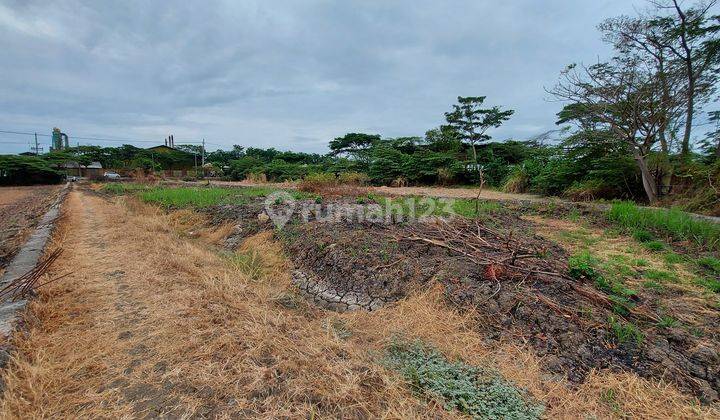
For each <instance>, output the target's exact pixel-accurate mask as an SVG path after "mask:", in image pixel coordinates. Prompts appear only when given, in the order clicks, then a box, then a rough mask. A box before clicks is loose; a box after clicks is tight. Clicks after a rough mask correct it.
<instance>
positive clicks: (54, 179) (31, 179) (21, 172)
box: [0, 155, 65, 185]
mask: <svg viewBox="0 0 720 420" xmlns="http://www.w3.org/2000/svg"><path fill="white" fill-rule="evenodd" d="M64 178H65V174H63V173H62V172H59V171H57V170H55V169H53V168H51V167H50V165H49V164H48V162H46V161H45V160H43V159H40V158H38V157H33V156H12V155H4V156H0V185H35V184H58V183H60V182H62V180H63V179H64Z"/></svg>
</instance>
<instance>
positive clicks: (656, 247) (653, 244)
mask: <svg viewBox="0 0 720 420" xmlns="http://www.w3.org/2000/svg"><path fill="white" fill-rule="evenodd" d="M643 246H644V247H645V249H647V250H648V251H652V252H660V251H663V250H664V249H665V244H664V243H662V242H660V241H647V242H644V243H643Z"/></svg>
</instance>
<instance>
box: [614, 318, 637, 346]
mask: <svg viewBox="0 0 720 420" xmlns="http://www.w3.org/2000/svg"><path fill="white" fill-rule="evenodd" d="M608 323H609V324H610V331H611V332H612V339H613V341H614V342H615V343H616V344H635V345H637V346H640V345H641V344H642V342H643V340H644V339H645V336H643V333H642V332H640V330H639V329H638V327H636V326H635V325H634V324H632V323H630V322H622V321H621V320H618V319H617V318H615V317H614V316H611V317H609V318H608Z"/></svg>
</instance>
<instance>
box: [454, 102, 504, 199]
mask: <svg viewBox="0 0 720 420" xmlns="http://www.w3.org/2000/svg"><path fill="white" fill-rule="evenodd" d="M457 100H458V103H457V105H453V110H452V111H450V112H446V113H445V119H446V120H447V122H448V124H449V125H450V126H451V127H452V128H453V129H454V131H455V132H456V133H457V136H458V139H460V140H461V141H464V142H466V143H469V144H470V146H471V147H472V153H473V165H474V166H475V167H476V168H477V171H478V175H479V177H480V190H479V191H478V196H477V200H476V203H475V205H476V210H477V207H478V206H479V199H480V193H481V192H482V187H483V184H484V178H483V172H482V167H481V166H480V165H478V160H477V150H476V148H475V145H477V144H480V143H482V142H484V141H487V140H490V136H488V135H487V131H488V130H489V129H491V128H497V127H500V126H501V125H502V123H503V122H505V121H507V120H508V119H510V116H511V115H512V114H514V113H515V111H513V110H507V111H501V110H500V107H499V106H494V107H492V108H482V106H483V102H485V96H467V97H463V96H458V98H457ZM476 213H477V212H476Z"/></svg>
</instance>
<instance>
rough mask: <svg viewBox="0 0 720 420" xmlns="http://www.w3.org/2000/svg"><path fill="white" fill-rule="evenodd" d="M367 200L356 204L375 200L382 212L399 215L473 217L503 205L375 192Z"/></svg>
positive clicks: (498, 209) (499, 210) (493, 202)
mask: <svg viewBox="0 0 720 420" xmlns="http://www.w3.org/2000/svg"><path fill="white" fill-rule="evenodd" d="M367 198H368V200H366V199H365V197H361V198H359V199H358V200H356V201H357V202H358V204H365V203H367V202H376V203H378V204H380V206H381V207H382V211H383V212H384V213H383V214H385V213H387V212H389V213H391V214H392V215H393V216H400V217H404V218H407V217H413V216H414V217H427V216H450V215H453V214H454V215H457V216H462V217H468V218H474V217H476V216H482V215H486V214H491V213H497V212H501V211H503V207H502V205H501V204H500V203H498V202H496V201H484V200H481V201H480V202H479V203H477V211H476V202H475V200H466V199H443V198H436V197H416V196H413V197H382V196H377V195H375V194H368V196H367Z"/></svg>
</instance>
